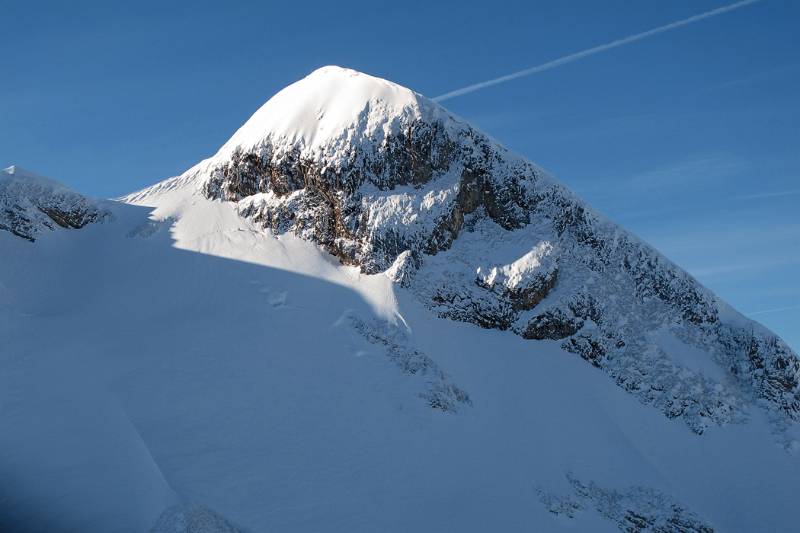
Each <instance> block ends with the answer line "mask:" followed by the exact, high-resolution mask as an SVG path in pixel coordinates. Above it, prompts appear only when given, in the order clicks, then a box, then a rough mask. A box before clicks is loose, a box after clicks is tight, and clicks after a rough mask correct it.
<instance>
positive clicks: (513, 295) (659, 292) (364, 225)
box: [131, 67, 800, 433]
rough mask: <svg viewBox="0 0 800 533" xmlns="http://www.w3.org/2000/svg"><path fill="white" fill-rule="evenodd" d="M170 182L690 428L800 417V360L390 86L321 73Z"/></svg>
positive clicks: (673, 269)
mask: <svg viewBox="0 0 800 533" xmlns="http://www.w3.org/2000/svg"><path fill="white" fill-rule="evenodd" d="M169 183H170V182H168V184H166V186H168V185H169ZM176 183H181V184H186V185H190V186H193V187H196V188H199V189H200V190H202V193H203V194H204V195H205V196H206V197H208V198H211V199H218V200H222V201H229V202H234V204H235V207H236V209H237V211H238V212H239V214H240V215H241V216H242V217H246V218H249V219H251V220H253V221H254V222H257V223H258V224H260V225H261V226H263V227H264V228H265V229H268V230H271V231H272V232H274V233H275V234H282V233H285V232H287V231H291V232H293V233H294V234H296V235H298V236H300V237H301V238H304V239H307V240H309V241H312V242H315V243H317V244H319V245H321V246H322V247H323V248H324V249H325V250H327V251H328V252H330V253H331V254H333V255H334V256H336V257H338V258H339V260H340V261H341V262H342V263H344V264H346V265H357V266H358V267H359V269H360V270H361V271H362V272H364V273H368V274H374V273H377V272H387V274H388V275H390V276H391V277H392V279H393V280H394V281H396V282H398V283H399V284H401V285H402V286H404V287H407V288H408V289H409V290H410V291H412V292H414V293H415V294H416V295H417V296H418V297H419V299H420V300H421V301H422V302H423V303H424V304H425V305H426V306H427V307H429V308H430V309H432V310H434V311H435V312H436V313H437V314H438V315H439V316H442V317H447V318H452V319H455V320H461V321H465V322H471V323H474V324H477V325H479V326H482V327H485V328H495V329H500V330H508V331H511V332H513V333H516V334H518V335H520V336H522V337H524V338H526V339H533V340H543V339H550V340H557V341H560V342H561V346H562V348H564V349H565V350H567V351H569V352H572V353H575V354H577V355H579V356H580V357H582V358H583V359H585V360H586V361H587V362H589V363H591V364H592V365H594V366H596V367H598V368H600V369H602V370H603V371H605V372H606V373H608V374H609V376H610V377H611V378H612V379H614V380H615V381H616V382H617V384H619V385H620V386H621V387H623V388H624V389H625V390H627V391H628V392H630V393H632V394H634V395H635V396H637V398H639V399H640V400H641V401H642V402H645V403H647V404H652V405H655V406H656V407H657V408H658V409H660V410H661V411H662V412H663V413H664V414H665V415H667V416H668V417H681V418H683V420H685V422H686V423H687V424H688V425H689V427H691V428H692V430H693V431H696V432H697V433H702V432H703V431H704V430H705V429H706V428H707V427H708V425H709V424H710V423H716V424H725V423H729V422H733V421H737V420H740V419H742V418H744V417H746V409H747V407H748V406H751V405H753V404H755V403H757V402H764V403H766V404H767V405H768V409H770V410H771V411H773V412H774V414H775V416H776V417H780V418H785V419H786V420H787V421H792V422H794V421H797V420H799V419H800V360H798V358H797V356H796V354H794V353H793V352H792V351H791V350H790V349H789V347H788V346H786V344H784V343H783V342H782V341H781V340H780V339H779V338H777V337H776V336H775V335H774V334H772V333H770V332H769V331H766V330H765V329H764V328H762V327H761V326H759V325H757V324H755V323H753V322H751V321H749V320H746V319H745V318H743V317H742V316H741V315H739V314H738V313H736V312H735V311H733V310H732V309H730V308H729V307H728V306H727V305H725V304H724V303H722V302H720V301H719V300H718V299H717V298H716V297H715V296H714V295H713V294H711V293H710V292H709V291H708V290H707V289H705V288H704V287H702V286H701V285H700V284H699V283H697V281H695V280H694V279H693V278H692V277H691V276H689V275H688V274H687V273H686V272H684V271H683V270H681V269H680V268H678V267H677V266H675V265H674V264H672V263H670V262H669V261H668V260H667V259H665V258H664V257H662V256H661V255H660V254H659V253H658V252H656V251H655V250H653V249H652V248H651V247H649V246H648V245H647V244H645V243H643V242H641V241H640V240H639V239H637V238H636V237H634V236H632V235H631V234H629V233H628V232H626V231H624V230H623V229H621V228H620V227H619V226H617V225H615V224H614V223H612V222H610V221H608V220H606V219H605V218H603V217H602V216H600V215H599V214H597V213H595V212H594V211H592V209H591V208H590V207H589V206H587V205H586V204H585V203H584V202H582V201H581V200H579V199H578V198H576V197H575V196H574V195H572V194H571V193H570V192H569V191H567V190H566V189H565V188H564V187H562V186H561V185H559V184H558V183H557V182H555V181H554V180H553V179H552V178H550V177H549V176H548V175H547V174H546V173H545V172H543V171H542V170H541V169H539V168H537V167H536V166H535V165H533V164H532V163H530V162H528V161H526V160H524V159H522V158H520V157H518V156H515V155H514V154H511V153H509V152H508V150H506V149H504V148H503V147H502V146H500V145H498V144H497V143H496V142H494V141H493V140H492V139H490V138H488V137H487V136H486V135H484V134H482V133H480V132H479V131H476V130H475V129H474V128H472V127H470V126H469V125H468V124H466V123H464V122H463V121H461V120H459V119H458V118H456V117H454V116H452V115H451V114H449V113H448V112H447V111H446V110H445V109H443V108H442V107H440V106H438V105H437V104H435V103H433V102H432V101H430V100H428V99H426V98H425V97H423V96H421V95H419V94H416V93H414V92H412V91H410V90H408V89H405V88H403V87H400V86H398V85H395V84H392V83H390V82H387V81H384V80H380V79H377V78H373V77H371V76H367V75H364V74H359V73H357V72H354V71H351V70H346V69H341V68H338V67H326V68H323V69H320V70H317V71H316V72H314V73H313V74H311V75H310V76H308V77H307V78H305V79H304V80H301V81H299V82H297V83H295V84H294V85H292V86H290V87H287V88H286V89H284V90H283V91H281V92H280V93H278V94H277V95H276V96H275V97H274V98H272V99H271V100H269V101H268V102H267V103H266V104H265V105H264V106H263V107H262V108H261V109H259V110H258V112H256V114H255V115H254V116H253V117H252V118H251V119H250V120H249V121H248V122H247V123H246V124H245V125H244V126H242V128H241V129H240V130H239V131H237V132H236V134H235V135H234V136H233V137H232V138H231V140H230V141H228V142H227V143H226V144H225V145H224V146H223V147H222V148H221V149H220V151H219V152H218V153H217V154H216V155H215V156H214V157H212V158H211V159H209V160H206V161H204V162H203V163H202V164H200V165H198V166H197V167H195V168H194V169H191V170H190V171H189V172H187V173H186V174H184V175H183V176H181V177H180V178H178V179H177V180H176ZM164 186H165V185H159V186H156V188H155V189H153V190H152V191H145V192H142V193H139V194H138V195H134V196H132V197H131V200H132V201H138V202H143V203H147V200H146V199H147V198H148V197H149V196H150V195H152V194H154V193H157V192H158V191H159V190H160V189H161V188H162V187H164ZM686 353H692V354H693V355H691V356H685V355H683V354H686ZM709 370H710V371H709Z"/></svg>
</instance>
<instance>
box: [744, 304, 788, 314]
mask: <svg viewBox="0 0 800 533" xmlns="http://www.w3.org/2000/svg"><path fill="white" fill-rule="evenodd" d="M795 309H800V305H790V306H788V307H776V308H774V309H764V310H762V311H753V312H751V313H748V314H750V315H766V314H768V313H778V312H780V311H794V310H795Z"/></svg>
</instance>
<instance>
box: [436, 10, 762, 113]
mask: <svg viewBox="0 0 800 533" xmlns="http://www.w3.org/2000/svg"><path fill="white" fill-rule="evenodd" d="M760 1H761V0H742V1H740V2H734V3H733V4H729V5H727V6H722V7H718V8H717V9H712V10H711V11H706V12H705V13H700V14H699V15H693V16H691V17H688V18H685V19H682V20H677V21H675V22H670V23H669V24H665V25H664V26H659V27H658V28H653V29H652V30H647V31H644V32H641V33H636V34H634V35H630V36H628V37H623V38H622V39H617V40H615V41H611V42H609V43H606V44H601V45H598V46H593V47H592V48H588V49H586V50H582V51H580V52H575V53H574V54H569V55H566V56H564V57H560V58H558V59H554V60H553V61H548V62H547V63H543V64H541V65H538V66H535V67H531V68H526V69H525V70H520V71H517V72H513V73H511V74H506V75H505V76H500V77H499V78H494V79H491V80H486V81H482V82H479V83H475V84H473V85H467V86H466V87H462V88H461V89H456V90H454V91H450V92H449V93H445V94H441V95H439V96H437V97H435V98H434V99H433V100H434V101H436V102H442V101H444V100H449V99H450V98H455V97H456V96H461V95H464V94H469V93H472V92H475V91H479V90H481V89H485V88H486V87H491V86H493V85H498V84H500V83H505V82H507V81H512V80H516V79H517V78H522V77H524V76H530V75H531V74H536V73H538V72H544V71H545V70H550V69H552V68H555V67H560V66H561V65H566V64H567V63H572V62H573V61H577V60H579V59H583V58H584V57H588V56H591V55H594V54H599V53H600V52H605V51H606V50H611V49H612V48H617V47H620V46H624V45H626V44H630V43H633V42H636V41H641V40H642V39H646V38H648V37H652V36H653V35H658V34H659V33H664V32H666V31H670V30H674V29H675V28H680V27H682V26H686V25H687V24H692V23H694V22H699V21H701V20H704V19H707V18H711V17H715V16H717V15H722V14H723V13H727V12H729V11H733V10H734V9H739V8H741V7H745V6H748V5H750V4H755V3H756V2H760Z"/></svg>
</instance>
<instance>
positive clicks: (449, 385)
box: [0, 68, 800, 533]
mask: <svg viewBox="0 0 800 533" xmlns="http://www.w3.org/2000/svg"><path fill="white" fill-rule="evenodd" d="M325 72H328V73H330V72H333V73H334V76H325V75H324V74H325ZM312 76H317V78H320V77H322V78H324V80H325V81H324V83H323V86H324V89H325V90H324V91H317V92H312V94H311V95H310V96H309V95H303V102H305V103H306V104H307V105H305V106H303V107H302V108H299V109H298V108H297V106H294V107H293V106H292V105H290V104H291V102H285V101H284V100H286V99H287V98H288V96H287V95H286V94H285V93H279V94H278V95H277V96H276V97H275V98H273V100H270V102H268V103H267V104H266V105H265V106H264V108H262V109H261V110H260V111H259V112H258V113H257V114H256V116H255V117H254V119H253V120H254V121H255V122H253V121H251V122H248V124H247V125H246V126H245V127H244V128H242V130H240V131H239V132H238V133H237V134H236V135H235V136H234V138H233V139H236V141H235V142H234V141H233V139H232V141H231V142H229V143H228V144H227V145H226V146H225V147H223V149H222V150H221V151H220V154H218V155H217V156H215V157H229V156H230V154H232V153H233V152H234V148H235V146H233V145H232V144H231V143H233V144H235V145H236V146H241V144H242V143H243V142H247V140H248V139H253V138H254V137H256V136H258V135H259V131H261V130H269V131H270V132H273V134H274V135H275V136H276V138H279V137H280V138H283V139H289V141H287V142H291V143H295V142H297V141H298V140H299V141H300V142H301V144H302V146H304V147H305V148H304V149H306V150H309V151H310V152H313V151H315V150H323V151H324V150H333V149H334V148H335V145H336V143H335V142H334V143H332V142H330V140H331V138H332V137H331V136H328V137H326V139H321V137H320V135H321V134H320V132H321V131H322V130H323V129H325V130H330V131H331V132H332V133H331V135H334V138H335V140H336V142H340V141H341V142H342V143H343V144H342V146H344V145H346V144H347V143H348V142H352V135H353V131H354V130H353V129H352V128H351V129H349V130H348V124H350V122H349V121H350V120H351V119H352V116H353V114H354V113H355V114H356V115H358V113H359V112H360V111H361V110H362V107H363V106H362V104H363V102H364V101H365V98H366V100H369V101H371V102H373V103H374V105H380V106H386V107H387V108H390V107H392V106H396V109H394V111H392V113H395V114H396V113H398V112H399V113H416V112H418V110H419V107H417V106H408V105H406V104H409V103H410V102H411V101H410V100H407V98H409V94H411V95H413V93H410V91H407V90H405V89H402V88H397V86H394V85H391V84H388V82H383V81H381V82H380V83H379V84H378V87H379V88H378V89H376V88H375V85H374V82H372V81H370V80H374V78H369V77H366V76H364V75H357V74H355V73H353V72H352V71H343V70H341V69H333V70H331V68H328V69H327V70H323V71H322V72H321V73H320V71H318V72H317V73H315V74H313V75H312ZM359 76H361V78H359ZM353 77H355V78H357V80H358V83H356V84H355V85H353V84H352V83H351V82H352V80H351V82H347V83H345V82H341V79H343V78H344V79H349V78H353ZM330 78H332V79H330ZM365 79H366V81H364V80H365ZM362 82H363V83H362ZM320 83H322V82H320ZM341 83H345V85H341ZM326 84H327V85H326ZM287 90H288V89H287ZM358 91H365V92H366V94H361V93H358ZM375 91H378V92H377V94H376V93H375ZM381 91H382V92H381ZM320 95H324V96H320ZM290 96H294V97H297V94H296V93H290ZM414 98H416V96H414ZM309 99H310V100H309ZM371 99H373V100H371ZM348 106H349V107H348ZM382 112H386V111H385V109H384V110H382ZM432 112H436V113H444V111H441V110H438V109H435V110H434V111H432ZM369 116H371V115H370V114H369V113H368V114H367V115H365V117H366V119H369ZM296 124H300V126H297V127H293V125H296ZM365 127H366V128H367V129H369V128H372V127H373V126H371V125H369V124H367V125H366V126H365ZM391 127H392V126H391V124H389V125H387V124H378V125H376V126H375V128H378V129H381V128H387V131H389V130H390V129H391ZM249 128H254V129H253V131H252V132H251V133H248V131H249ZM373 130H374V128H373ZM348 131H349V132H350V133H347V132H348ZM342 132H345V133H344V134H342ZM262 133H263V131H262ZM340 134H341V135H340ZM326 135H327V134H326ZM337 136H338V137H337ZM348 136H349V137H348ZM332 147H334V148H332ZM214 164H215V160H214V158H212V159H210V160H207V161H205V162H203V163H201V164H199V165H198V166H197V167H195V168H194V169H191V170H190V171H188V172H187V173H186V174H185V175H183V176H181V177H178V178H174V179H172V180H168V181H167V182H164V183H162V184H159V185H157V186H154V187H153V188H151V189H148V190H146V191H143V192H141V193H138V194H136V195H132V196H130V197H128V198H127V200H126V201H117V202H102V203H101V204H98V209H103V210H107V212H108V214H109V216H107V217H106V218H105V220H104V221H103V223H96V224H88V225H86V226H85V227H82V228H80V229H75V230H70V231H58V232H41V233H40V234H39V235H38V237H37V239H36V242H33V243H31V242H29V241H28V240H25V239H22V238H19V236H17V235H15V234H13V233H11V232H8V231H0V258H2V260H0V341H1V342H2V345H0V362H1V364H2V369H3V371H2V372H0V423H1V424H2V431H0V479H1V480H2V482H0V530H2V531H76V532H93V531H98V532H113V531H120V532H127V531H130V532H142V531H155V532H159V533H163V532H170V533H172V532H189V531H192V532H222V531H224V532H236V531H239V532H261V531H265V532H266V531H280V532H301V531H302V532H305V531H348V532H357V531H363V532H375V531H397V532H408V531H459V532H470V531H475V532H479V531H480V532H485V531H508V532H512V531H520V532H522V531H525V532H531V531H553V532H557V531H592V532H595V531H596V532H602V531H620V530H623V531H633V532H645V531H661V532H684V531H691V532H695V531H703V532H708V531H723V532H728V531H729V532H754V531H776V532H777V531H786V532H790V531H796V530H797V527H798V524H800V505H798V504H797V489H798V488H800V481H798V480H800V458H798V456H797V454H796V453H795V452H794V449H793V447H792V446H791V445H788V446H787V443H786V441H785V439H779V438H776V430H775V419H774V416H773V415H772V414H770V413H772V411H770V410H769V409H768V408H766V407H765V408H763V409H762V408H759V407H758V406H757V405H755V404H754V405H753V406H751V407H748V408H746V409H745V411H744V412H746V417H743V418H742V419H740V420H737V421H735V422H732V423H727V424H709V425H708V426H707V427H706V428H705V429H704V431H703V432H702V434H700V433H698V432H696V431H692V429H691V428H690V427H689V426H687V424H686V423H684V421H682V420H681V419H680V418H669V417H667V416H664V415H663V414H662V413H661V412H660V411H659V410H658V409H657V408H655V407H654V406H653V405H649V404H647V403H646V402H643V401H642V400H641V398H637V396H636V395H635V394H632V393H631V392H630V391H627V390H625V389H624V388H622V387H620V386H618V384H616V383H615V382H614V381H613V380H612V379H609V376H608V375H607V374H606V373H604V372H602V371H601V370H599V369H598V368H596V367H594V366H592V365H590V364H587V362H586V361H585V360H584V359H582V358H581V357H579V356H577V355H575V354H574V353H569V352H567V351H565V350H564V349H562V345H561V342H560V341H555V340H526V339H524V338H522V337H521V336H519V335H514V334H512V333H511V332H509V331H502V330H499V329H484V328H481V327H478V326H476V325H474V324H470V323H465V322H460V321H455V320H449V319H446V318H442V317H441V316H440V315H439V314H438V313H436V312H435V310H433V309H431V307H430V306H428V305H426V302H425V301H424V300H421V299H420V294H419V293H418V292H415V290H413V287H407V286H403V285H401V284H400V283H398V282H397V281H398V279H400V277H401V276H400V274H401V272H400V270H402V268H401V267H402V265H401V264H400V263H402V261H400V263H398V262H396V263H395V264H393V265H392V266H391V268H389V269H387V270H385V271H383V270H382V271H379V272H376V273H370V274H368V273H364V271H363V269H361V268H359V266H358V265H349V266H348V265H345V264H343V263H342V262H341V261H340V258H337V257H334V256H333V255H330V254H329V253H328V252H326V251H324V250H323V249H322V248H321V247H320V246H319V245H318V244H316V243H314V242H311V241H309V240H308V239H305V238H303V235H302V234H300V235H298V234H296V233H294V232H283V233H279V232H273V231H271V230H270V229H265V228H264V225H263V224H262V223H261V222H260V221H258V220H255V219H253V218H252V217H248V216H242V213H241V205H237V204H236V203H235V202H230V201H220V200H218V199H212V198H209V197H208V195H207V194H206V193H205V192H204V188H203V186H204V184H205V182H203V181H202V180H203V179H205V178H206V177H207V175H208V172H210V170H209V169H211V168H212V167H213V165H214ZM204 172H205V173H206V174H204ZM258 194H262V195H263V194H264V193H258ZM374 194H376V195H380V194H381V193H380V191H378V192H375V193H374ZM255 200H257V199H251V201H255ZM395 200H396V199H395ZM387 201H388V200H387ZM126 202H127V203H126ZM431 203H435V202H433V200H431ZM418 209H419V206H418V207H416V208H414V209H412V210H411V211H409V212H407V213H406V214H407V215H409V214H411V215H413V214H414V212H417V211H415V210H418ZM387 213H389V214H391V216H401V213H400V211H397V210H395V211H391V210H388V211H385V212H383V214H384V215H386V214H387ZM379 215H381V213H376V214H375V216H379ZM459 239H466V242H467V245H465V246H467V248H463V249H461V252H459V253H466V252H464V250H469V246H473V245H474V243H473V244H470V241H469V239H473V240H475V239H477V237H476V236H474V235H472V236H466V237H459ZM503 246H505V247H506V248H507V247H508V246H509V245H508V243H505V244H503V243H501V244H499V245H498V249H497V254H496V261H494V262H492V261H488V262H487V261H484V260H483V259H480V260H478V261H477V263H478V264H477V267H479V268H480V270H478V269H476V270H475V271H473V273H475V272H477V281H476V282H479V283H480V284H481V285H482V286H485V287H488V288H489V289H491V288H492V287H494V286H498V285H503V284H505V285H506V286H508V287H510V288H518V287H522V286H525V284H526V283H528V280H529V279H531V276H532V275H533V273H535V272H536V271H537V269H540V268H545V269H549V268H551V266H552V261H553V258H552V257H551V255H552V249H551V247H550V244H544V243H543V244H540V245H539V246H538V247H533V248H530V247H529V248H528V249H527V252H525V253H519V254H517V253H516V252H514V253H512V254H510V256H509V257H505V256H504V254H505V250H506V248H503ZM401 255H403V254H401ZM506 255H508V254H506ZM432 264H434V265H435V264H436V263H432ZM415 275H416V278H415V279H418V278H419V277H420V276H426V275H427V274H426V270H425V268H424V267H423V268H422V269H420V270H419V271H418V272H416V274H415ZM489 289H486V290H489ZM658 335H659V337H658V338H659V342H660V345H661V346H662V347H663V346H666V347H667V349H669V350H670V352H671V353H672V352H674V353H676V354H680V355H676V357H678V358H679V362H681V364H683V366H685V367H686V370H685V372H687V373H689V374H690V373H692V372H693V373H695V374H698V375H702V376H707V377H708V378H709V379H711V380H715V381H720V382H725V379H726V378H725V372H726V371H725V369H724V368H722V367H721V366H720V365H719V364H717V363H715V362H714V361H713V360H712V359H711V358H709V357H708V354H707V353H704V352H703V351H702V350H700V349H698V348H697V347H695V346H689V345H687V344H685V343H684V342H683V341H681V340H680V339H678V338H676V337H675V336H674V335H673V334H672V333H671V332H670V331H669V330H668V329H664V330H663V331H662V330H659V332H658ZM689 374H686V375H689ZM701 392H702V391H701V390H699V389H698V390H697V391H696V393H697V394H700V393H701ZM787 424H788V422H787ZM784 429H785V430H786V428H784ZM789 429H791V427H790V428H789ZM787 431H788V430H787ZM782 435H783V434H782Z"/></svg>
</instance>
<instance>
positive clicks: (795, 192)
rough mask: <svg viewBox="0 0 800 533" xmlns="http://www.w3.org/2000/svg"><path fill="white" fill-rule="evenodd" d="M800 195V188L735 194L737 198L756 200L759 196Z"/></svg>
mask: <svg viewBox="0 0 800 533" xmlns="http://www.w3.org/2000/svg"><path fill="white" fill-rule="evenodd" d="M797 195H800V189H794V190H790V191H776V192H762V193H757V194H745V195H742V196H736V199H737V200H758V199H761V198H780V197H782V196H797Z"/></svg>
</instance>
